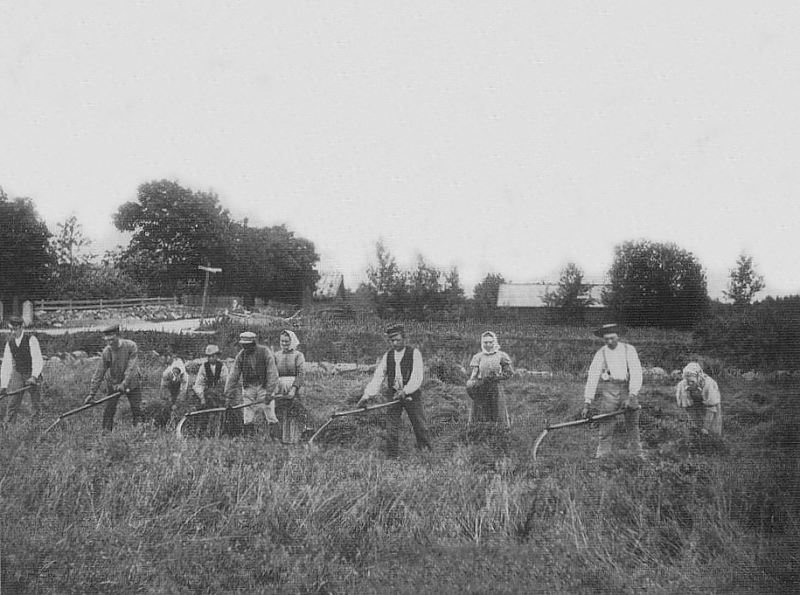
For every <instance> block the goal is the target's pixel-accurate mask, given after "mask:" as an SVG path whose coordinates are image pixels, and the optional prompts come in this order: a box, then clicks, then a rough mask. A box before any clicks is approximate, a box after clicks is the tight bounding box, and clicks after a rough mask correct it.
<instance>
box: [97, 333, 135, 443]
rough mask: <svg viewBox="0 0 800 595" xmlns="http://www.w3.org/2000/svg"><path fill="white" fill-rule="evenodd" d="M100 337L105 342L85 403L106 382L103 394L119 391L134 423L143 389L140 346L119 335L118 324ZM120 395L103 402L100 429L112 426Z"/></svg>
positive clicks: (105, 430)
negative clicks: (129, 407) (103, 408)
mask: <svg viewBox="0 0 800 595" xmlns="http://www.w3.org/2000/svg"><path fill="white" fill-rule="evenodd" d="M103 340H104V341H105V343H106V346H105V348H104V349H103V353H102V354H101V357H100V361H99V362H97V369H96V370H95V372H94V375H93V376H92V383H91V388H90V389H89V396H88V397H86V400H85V401H84V402H85V403H86V404H89V403H91V402H92V401H94V397H95V395H96V394H97V391H98V390H99V389H100V384H101V383H102V382H103V380H105V381H106V394H107V395H112V394H114V393H121V394H124V395H126V396H127V397H128V403H129V404H130V406H131V416H132V418H133V423H134V425H135V424H137V423H139V422H140V421H141V420H142V392H141V386H140V382H139V381H140V372H139V348H138V346H137V345H136V343H135V342H133V341H131V340H130V339H122V338H121V337H120V336H119V325H118V324H113V325H111V326H107V327H106V328H104V329H103ZM117 403H119V397H117V398H115V399H111V400H109V401H108V402H107V403H106V407H105V410H104V411H103V431H104V432H106V433H108V432H111V430H112V429H113V428H114V416H115V415H116V412H117Z"/></svg>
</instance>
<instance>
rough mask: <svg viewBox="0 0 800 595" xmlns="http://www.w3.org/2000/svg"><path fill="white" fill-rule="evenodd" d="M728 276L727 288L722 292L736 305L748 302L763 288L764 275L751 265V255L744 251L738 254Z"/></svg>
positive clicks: (744, 304) (743, 304)
mask: <svg viewBox="0 0 800 595" xmlns="http://www.w3.org/2000/svg"><path fill="white" fill-rule="evenodd" d="M729 277H730V280H729V281H728V290H727V291H724V292H723V293H724V294H725V297H727V298H728V299H729V300H731V301H732V302H733V303H734V305H736V306H746V305H748V304H750V303H751V302H752V301H753V298H754V297H755V295H756V294H757V293H758V292H759V291H761V290H762V289H764V276H763V275H759V274H758V272H757V271H756V269H755V267H754V266H753V257H752V256H748V255H747V254H745V253H744V252H743V253H742V254H740V255H739V258H738V259H737V260H736V267H735V268H733V269H731V270H730V273H729Z"/></svg>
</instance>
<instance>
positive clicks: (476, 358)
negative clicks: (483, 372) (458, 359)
mask: <svg viewBox="0 0 800 595" xmlns="http://www.w3.org/2000/svg"><path fill="white" fill-rule="evenodd" d="M480 365H481V354H480V353H476V354H475V355H473V356H472V359H471V360H469V367H470V368H478V367H480Z"/></svg>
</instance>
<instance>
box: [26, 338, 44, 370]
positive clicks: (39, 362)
mask: <svg viewBox="0 0 800 595" xmlns="http://www.w3.org/2000/svg"><path fill="white" fill-rule="evenodd" d="M28 345H30V348H31V363H32V364H33V366H32V370H31V376H34V377H36V378H38V377H39V376H40V375H41V373H42V370H43V369H44V358H43V357H42V348H41V347H40V346H39V339H37V338H36V337H34V336H33V335H31V336H30V339H29V343H28Z"/></svg>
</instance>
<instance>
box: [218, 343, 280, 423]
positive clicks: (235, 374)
mask: <svg viewBox="0 0 800 595" xmlns="http://www.w3.org/2000/svg"><path fill="white" fill-rule="evenodd" d="M239 345H241V347H242V349H241V351H239V353H238V354H236V359H235V360H234V361H233V369H232V370H231V373H230V374H229V375H228V380H227V382H226V383H225V396H226V405H233V404H238V403H242V404H249V403H253V406H252V407H247V408H245V409H243V410H241V413H242V417H241V418H240V419H239V418H238V416H239V410H237V411H236V412H234V414H235V415H236V416H237V419H236V420H235V422H234V423H235V424H236V425H237V426H238V424H239V422H242V423H243V425H244V428H243V429H244V431H245V433H246V434H251V433H253V431H254V430H255V425H254V422H255V420H256V418H257V417H260V416H262V415H263V416H264V417H265V418H266V421H267V423H268V424H272V423H275V424H277V423H278V419H277V418H276V417H275V401H274V400H270V401H269V403H268V402H267V396H268V395H272V393H273V392H274V391H275V386H276V384H277V383H278V367H277V365H276V364H275V355H274V354H273V353H272V351H271V350H270V349H269V348H268V347H266V346H265V345H258V344H257V343H256V334H255V333H253V332H250V331H246V332H243V333H241V334H240V335H239ZM240 384H241V387H242V392H241V393H239V392H238V391H239V386H240ZM240 395H241V396H240Z"/></svg>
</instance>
